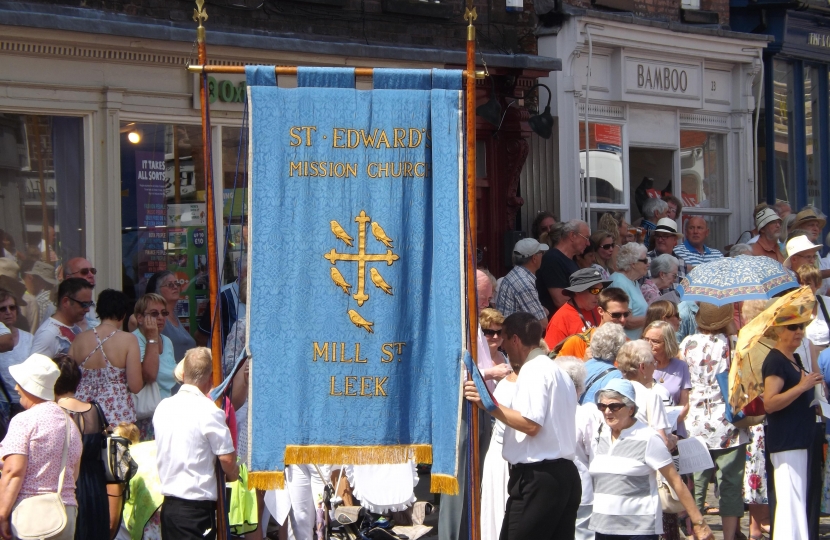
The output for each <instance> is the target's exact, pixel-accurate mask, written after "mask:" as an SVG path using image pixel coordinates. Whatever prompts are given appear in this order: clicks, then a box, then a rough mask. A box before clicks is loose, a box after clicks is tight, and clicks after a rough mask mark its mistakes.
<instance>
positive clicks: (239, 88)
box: [208, 77, 247, 103]
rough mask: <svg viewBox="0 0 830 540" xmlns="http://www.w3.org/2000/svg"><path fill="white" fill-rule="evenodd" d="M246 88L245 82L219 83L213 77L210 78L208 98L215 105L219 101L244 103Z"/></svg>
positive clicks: (222, 81)
mask: <svg viewBox="0 0 830 540" xmlns="http://www.w3.org/2000/svg"><path fill="white" fill-rule="evenodd" d="M246 87H247V85H246V84H245V81H241V82H239V83H234V82H233V81H229V80H227V79H223V80H221V81H217V80H216V79H215V78H213V77H208V96H209V97H210V102H211V103H215V102H216V100H217V99H219V101H223V102H225V103H244V102H245V96H246V92H245V88H246Z"/></svg>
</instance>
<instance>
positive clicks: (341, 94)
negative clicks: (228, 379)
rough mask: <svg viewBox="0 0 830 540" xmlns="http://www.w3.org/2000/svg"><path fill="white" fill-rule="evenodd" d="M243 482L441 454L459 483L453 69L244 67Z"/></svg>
mask: <svg viewBox="0 0 830 540" xmlns="http://www.w3.org/2000/svg"><path fill="white" fill-rule="evenodd" d="M247 75H248V109H249V111H250V154H249V174H250V189H249V193H250V195H249V197H250V200H249V206H248V207H249V209H250V214H249V223H250V238H251V240H250V255H249V256H250V261H249V267H248V275H249V296H248V298H249V300H248V304H247V306H248V333H249V339H248V342H249V349H250V351H251V355H252V364H251V366H252V367H251V378H252V383H251V391H250V396H249V399H250V407H249V411H250V412H249V419H250V421H249V434H248V435H249V446H248V448H250V453H249V456H247V457H248V464H249V469H250V470H251V471H253V472H252V473H251V475H250V485H252V486H254V487H259V488H266V489H270V488H273V487H278V486H281V485H282V484H283V482H284V476H283V471H284V469H285V467H286V465H289V464H306V463H313V464H334V465H339V464H343V463H353V464H373V463H403V462H404V461H406V460H407V459H410V458H411V459H415V460H416V462H419V463H432V479H431V484H432V485H431V487H432V491H437V492H443V493H455V492H457V491H458V484H457V481H456V476H457V471H456V467H457V464H456V463H457V456H456V442H457V440H458V436H459V434H458V430H459V419H460V416H461V400H462V395H461V383H462V370H461V362H462V352H463V351H462V349H463V344H464V343H465V336H466V326H465V325H466V317H465V294H464V292H465V287H464V215H463V212H464V204H463V196H464V138H463V129H462V104H463V98H462V91H461V72H460V71H448V70H391V69H375V70H374V76H373V85H374V89H373V90H371V91H367V90H355V88H354V85H355V77H354V70H353V69H343V68H335V69H331V68H329V69H323V68H299V70H298V75H297V88H279V87H278V86H277V81H276V77H275V75H274V68H273V67H264V66H257V67H249V68H248V69H247Z"/></svg>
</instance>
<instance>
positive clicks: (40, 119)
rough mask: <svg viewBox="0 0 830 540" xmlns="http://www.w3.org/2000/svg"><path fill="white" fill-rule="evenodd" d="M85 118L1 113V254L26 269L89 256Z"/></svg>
mask: <svg viewBox="0 0 830 540" xmlns="http://www.w3.org/2000/svg"><path fill="white" fill-rule="evenodd" d="M83 141H84V133H83V119H82V118H75V117H63V116H37V115H25V114H9V113H5V114H0V229H2V231H1V232H0V240H2V245H0V256H6V257H11V258H14V259H16V260H17V262H18V263H19V266H20V267H21V268H22V269H24V270H26V269H28V268H31V266H32V265H33V264H34V262H35V261H37V260H42V261H46V262H48V263H49V264H50V265H53V266H55V267H56V269H58V267H59V266H60V265H61V264H62V263H65V262H66V261H67V260H69V259H71V258H73V257H84V256H85V255H86V225H85V224H86V218H85V208H84V205H85V199H84V193H85V192H84V177H85V171H84V142H83Z"/></svg>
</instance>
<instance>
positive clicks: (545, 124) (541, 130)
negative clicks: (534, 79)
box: [525, 83, 553, 139]
mask: <svg viewBox="0 0 830 540" xmlns="http://www.w3.org/2000/svg"><path fill="white" fill-rule="evenodd" d="M537 86H541V87H543V88H544V89H545V90H547V91H548V104H547V105H545V110H544V112H542V113H540V114H536V115H534V116H531V117H530V119H529V120H528V121H527V123H528V124H529V125H530V129H532V130H533V133H535V134H536V135H538V136H540V137H542V138H543V139H550V136H551V135H552V134H553V116H551V114H550V88H548V87H547V85H544V84H542V83H536V84H534V85H533V86H531V87H530V88H528V89H527V92H525V95H527V93H528V92H530V91H531V90H533V89H534V88H536V87H537Z"/></svg>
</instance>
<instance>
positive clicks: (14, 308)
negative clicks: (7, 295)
mask: <svg viewBox="0 0 830 540" xmlns="http://www.w3.org/2000/svg"><path fill="white" fill-rule="evenodd" d="M15 311H17V306H0V313H14V312H15Z"/></svg>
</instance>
